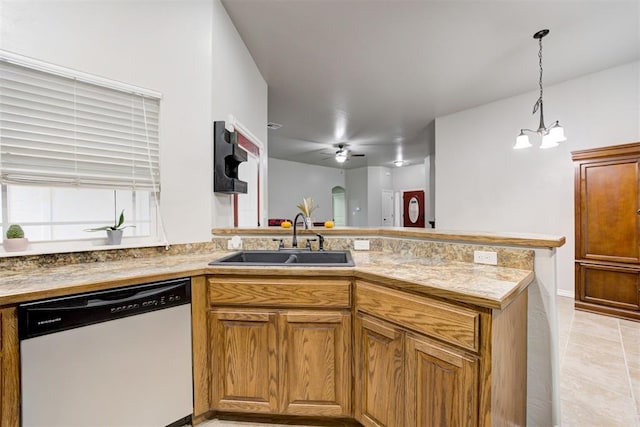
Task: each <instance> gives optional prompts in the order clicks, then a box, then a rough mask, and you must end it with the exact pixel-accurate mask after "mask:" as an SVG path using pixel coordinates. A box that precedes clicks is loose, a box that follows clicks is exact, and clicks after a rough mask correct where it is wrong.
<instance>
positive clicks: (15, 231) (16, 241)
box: [2, 224, 29, 252]
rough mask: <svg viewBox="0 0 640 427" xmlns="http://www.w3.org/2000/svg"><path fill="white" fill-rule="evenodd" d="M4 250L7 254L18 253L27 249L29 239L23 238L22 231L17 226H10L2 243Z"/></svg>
mask: <svg viewBox="0 0 640 427" xmlns="http://www.w3.org/2000/svg"><path fill="white" fill-rule="evenodd" d="M2 245H3V246H4V250H5V251H7V252H19V251H24V250H26V249H27V246H28V245H29V239H27V238H26V237H24V231H23V230H22V227H20V226H19V225H18V224H12V225H10V226H9V228H7V233H6V234H5V238H4V240H3V241H2Z"/></svg>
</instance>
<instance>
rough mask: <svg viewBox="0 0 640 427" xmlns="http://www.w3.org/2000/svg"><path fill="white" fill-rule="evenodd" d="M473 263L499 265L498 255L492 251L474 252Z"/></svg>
mask: <svg viewBox="0 0 640 427" xmlns="http://www.w3.org/2000/svg"><path fill="white" fill-rule="evenodd" d="M473 262H475V263H478V264H489V265H498V253H497V252H490V251H473Z"/></svg>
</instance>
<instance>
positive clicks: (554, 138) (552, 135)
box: [513, 30, 567, 150]
mask: <svg viewBox="0 0 640 427" xmlns="http://www.w3.org/2000/svg"><path fill="white" fill-rule="evenodd" d="M547 34H549V30H540V31H538V32H537V33H535V34H534V35H533V38H534V39H537V40H538V45H539V46H540V48H539V51H538V62H539V64H540V79H539V81H538V83H539V85H540V98H538V100H537V101H536V103H535V104H534V105H533V113H532V114H535V113H536V112H537V111H538V110H539V111H540V124H539V125H538V130H532V129H520V135H518V137H517V138H516V145H514V146H513V148H514V149H516V150H519V149H522V148H529V147H531V142H529V135H527V134H537V135H540V136H541V137H542V144H540V148H542V149H545V148H553V147H557V146H558V142H562V141H566V140H567V138H565V136H564V129H563V128H562V126H560V123H559V122H558V121H557V120H556V121H555V122H554V123H553V125H551V127H550V128H547V127H546V126H545V124H544V106H543V102H542V38H543V37H544V36H546V35H547Z"/></svg>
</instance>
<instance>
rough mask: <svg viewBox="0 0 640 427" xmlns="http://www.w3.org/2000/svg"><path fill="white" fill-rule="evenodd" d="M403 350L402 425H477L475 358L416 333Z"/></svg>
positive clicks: (410, 426) (476, 364)
mask: <svg viewBox="0 0 640 427" xmlns="http://www.w3.org/2000/svg"><path fill="white" fill-rule="evenodd" d="M405 351H406V362H405V378H406V386H405V390H406V392H405V396H406V414H405V425H406V426H407V427H425V426H469V427H471V426H477V425H478V422H477V411H478V398H477V392H476V390H477V384H478V362H477V358H476V357H470V356H467V355H465V354H464V353H463V352H461V351H459V350H455V349H454V348H451V347H447V346H444V345H442V344H439V343H437V342H434V341H431V340H429V339H428V338H426V337H419V336H408V337H407V339H406V350H405Z"/></svg>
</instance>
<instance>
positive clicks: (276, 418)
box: [207, 412, 362, 427]
mask: <svg viewBox="0 0 640 427" xmlns="http://www.w3.org/2000/svg"><path fill="white" fill-rule="evenodd" d="M207 419H208V420H213V419H216V420H223V421H238V422H248V423H270V424H293V425H310V426H327V427H329V426H335V427H338V426H339V427H347V426H353V427H362V424H360V423H358V422H357V421H356V420H354V419H353V418H346V417H340V418H325V417H308V416H296V415H261V414H236V413H231V412H211V413H209V415H208V416H207Z"/></svg>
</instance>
